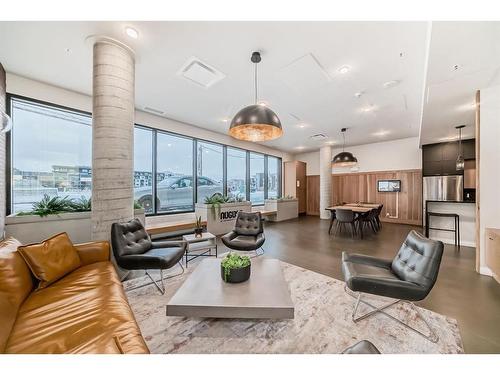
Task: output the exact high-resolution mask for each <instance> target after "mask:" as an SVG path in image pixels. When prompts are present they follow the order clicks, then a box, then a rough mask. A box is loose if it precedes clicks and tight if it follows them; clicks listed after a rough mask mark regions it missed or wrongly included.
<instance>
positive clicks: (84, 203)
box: [71, 195, 92, 212]
mask: <svg viewBox="0 0 500 375" xmlns="http://www.w3.org/2000/svg"><path fill="white" fill-rule="evenodd" d="M71 209H72V211H74V212H86V211H90V210H91V209H92V199H91V198H90V197H89V198H87V197H84V196H83V195H82V196H81V197H80V198H79V199H78V200H76V201H71Z"/></svg>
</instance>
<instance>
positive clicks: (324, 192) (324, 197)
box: [319, 146, 332, 219]
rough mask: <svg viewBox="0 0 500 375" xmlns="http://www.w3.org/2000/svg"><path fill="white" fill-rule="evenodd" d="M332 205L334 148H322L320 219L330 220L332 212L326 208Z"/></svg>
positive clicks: (320, 164) (320, 151)
mask: <svg viewBox="0 0 500 375" xmlns="http://www.w3.org/2000/svg"><path fill="white" fill-rule="evenodd" d="M331 203H332V148H331V147H330V146H324V147H321V148H320V150H319V217H320V218H321V219H329V218H330V211H326V210H325V208H327V207H330V206H331Z"/></svg>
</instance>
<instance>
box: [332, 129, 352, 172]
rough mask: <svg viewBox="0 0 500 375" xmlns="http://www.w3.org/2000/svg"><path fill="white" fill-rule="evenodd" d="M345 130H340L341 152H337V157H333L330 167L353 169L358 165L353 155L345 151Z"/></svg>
mask: <svg viewBox="0 0 500 375" xmlns="http://www.w3.org/2000/svg"><path fill="white" fill-rule="evenodd" d="M346 131H347V128H342V129H341V132H342V138H343V140H344V141H343V143H342V152H339V153H338V154H337V155H335V156H334V157H333V160H332V165H333V166H334V167H353V166H355V165H356V164H357V163H358V159H356V158H355V157H354V155H353V154H352V153H350V152H347V151H345V132H346Z"/></svg>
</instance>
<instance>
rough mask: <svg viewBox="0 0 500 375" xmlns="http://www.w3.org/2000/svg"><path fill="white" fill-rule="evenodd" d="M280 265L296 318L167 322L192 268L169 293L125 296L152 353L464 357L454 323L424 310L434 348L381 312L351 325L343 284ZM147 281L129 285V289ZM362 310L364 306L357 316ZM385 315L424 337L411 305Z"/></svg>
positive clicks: (148, 290)
mask: <svg viewBox="0 0 500 375" xmlns="http://www.w3.org/2000/svg"><path fill="white" fill-rule="evenodd" d="M281 264H282V267H283V271H284V275H285V279H286V280H287V282H288V283H289V288H290V292H291V296H292V301H293V302H294V304H295V319H293V320H244V319H199V318H183V317H167V316H166V315H165V306H166V304H167V302H168V301H169V299H170V298H171V297H172V296H173V295H174V293H175V291H176V290H177V289H178V288H179V287H180V285H181V284H182V283H183V282H184V280H185V279H186V278H187V277H188V276H189V274H190V273H191V272H192V271H193V269H194V268H195V267H196V263H195V262H192V263H190V265H189V270H188V271H186V272H185V273H184V275H182V276H180V277H176V278H172V279H169V280H167V281H166V282H165V284H166V286H167V293H165V295H160V294H159V292H158V290H157V289H156V287H155V286H154V285H150V286H147V287H144V288H139V289H136V290H131V291H129V292H127V296H128V299H129V302H130V305H131V306H132V310H133V311H134V314H135V317H136V319H137V321H138V323H139V326H140V328H141V331H142V334H143V336H144V337H145V340H146V343H147V345H148V347H149V349H150V351H151V352H152V353H242V354H246V353H339V352H341V351H342V350H343V349H345V348H346V347H348V346H350V345H352V344H354V343H356V342H357V341H359V340H363V339H367V340H370V341H371V342H373V343H374V344H375V346H377V348H378V349H379V350H380V351H381V352H382V353H463V345H462V339H461V337H460V331H459V329H458V324H457V321H456V320H455V319H452V318H449V317H446V316H444V315H440V314H437V313H435V312H432V311H429V310H426V309H422V308H421V309H420V311H421V313H422V314H423V315H424V316H425V317H426V318H427V319H428V321H429V323H430V324H431V325H432V326H433V327H434V329H435V330H436V332H437V334H438V336H439V341H438V342H437V343H435V344H433V343H431V342H430V341H428V340H426V339H424V338H423V337H421V336H420V335H418V334H416V333H414V332H412V331H411V330H408V329H405V328H404V327H403V326H401V325H400V324H397V323H395V322H394V321H392V320H391V319H389V318H387V317H385V316H384V315H382V314H376V315H374V316H372V317H370V318H368V319H365V320H362V321H361V322H359V323H354V322H353V321H352V320H351V312H352V309H353V306H354V303H355V300H354V299H353V298H352V297H351V296H349V295H347V294H346V293H345V291H344V283H343V282H341V281H339V280H336V279H333V278H331V277H327V276H324V275H321V274H318V273H315V272H312V271H309V270H306V269H304V268H300V267H297V266H294V265H291V264H288V263H284V262H282V263H281ZM145 280H146V279H145V278H139V279H134V280H130V281H127V282H125V285H124V286H125V288H128V287H131V286H133V285H137V284H141V283H144V282H145ZM371 302H375V303H376V304H377V305H382V304H384V303H386V302H387V300H386V299H381V298H378V297H376V298H374V299H372V300H371ZM365 311H367V310H363V309H362V308H361V307H360V310H359V312H358V313H359V314H362V313H364V312H365ZM387 311H388V312H390V313H391V314H395V315H397V316H398V317H399V318H400V319H403V320H405V321H407V322H409V323H410V324H411V325H413V326H415V327H418V329H420V330H422V331H424V332H427V330H426V327H425V325H424V323H423V322H421V321H420V320H419V319H416V314H414V313H413V312H411V311H412V310H411V309H410V308H409V307H408V306H406V305H404V304H398V305H396V306H395V307H392V308H390V309H388V310H387ZM409 312H410V313H409Z"/></svg>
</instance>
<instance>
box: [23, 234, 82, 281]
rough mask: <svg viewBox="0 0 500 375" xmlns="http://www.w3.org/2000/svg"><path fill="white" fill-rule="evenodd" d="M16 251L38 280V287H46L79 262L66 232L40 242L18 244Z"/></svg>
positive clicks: (75, 267)
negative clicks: (24, 244)
mask: <svg viewBox="0 0 500 375" xmlns="http://www.w3.org/2000/svg"><path fill="white" fill-rule="evenodd" d="M18 251H19V252H20V253H21V255H22V256H23V258H24V260H25V261H26V263H28V266H29V267H30V269H31V272H33V274H34V275H35V277H36V278H37V279H38V280H40V283H39V285H38V289H42V288H46V287H47V286H49V285H50V284H52V283H53V282H55V281H57V280H59V279H60V278H61V277H63V276H64V275H67V274H68V273H70V272H71V271H74V270H75V269H77V268H78V267H80V264H81V262H80V257H79V256H78V252H77V251H76V249H75V247H74V246H73V243H72V242H71V240H70V239H69V237H68V234H67V233H59V234H56V235H55V236H53V237H51V238H49V239H47V240H45V241H43V242H41V243H36V244H31V245H26V246H19V249H18Z"/></svg>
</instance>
